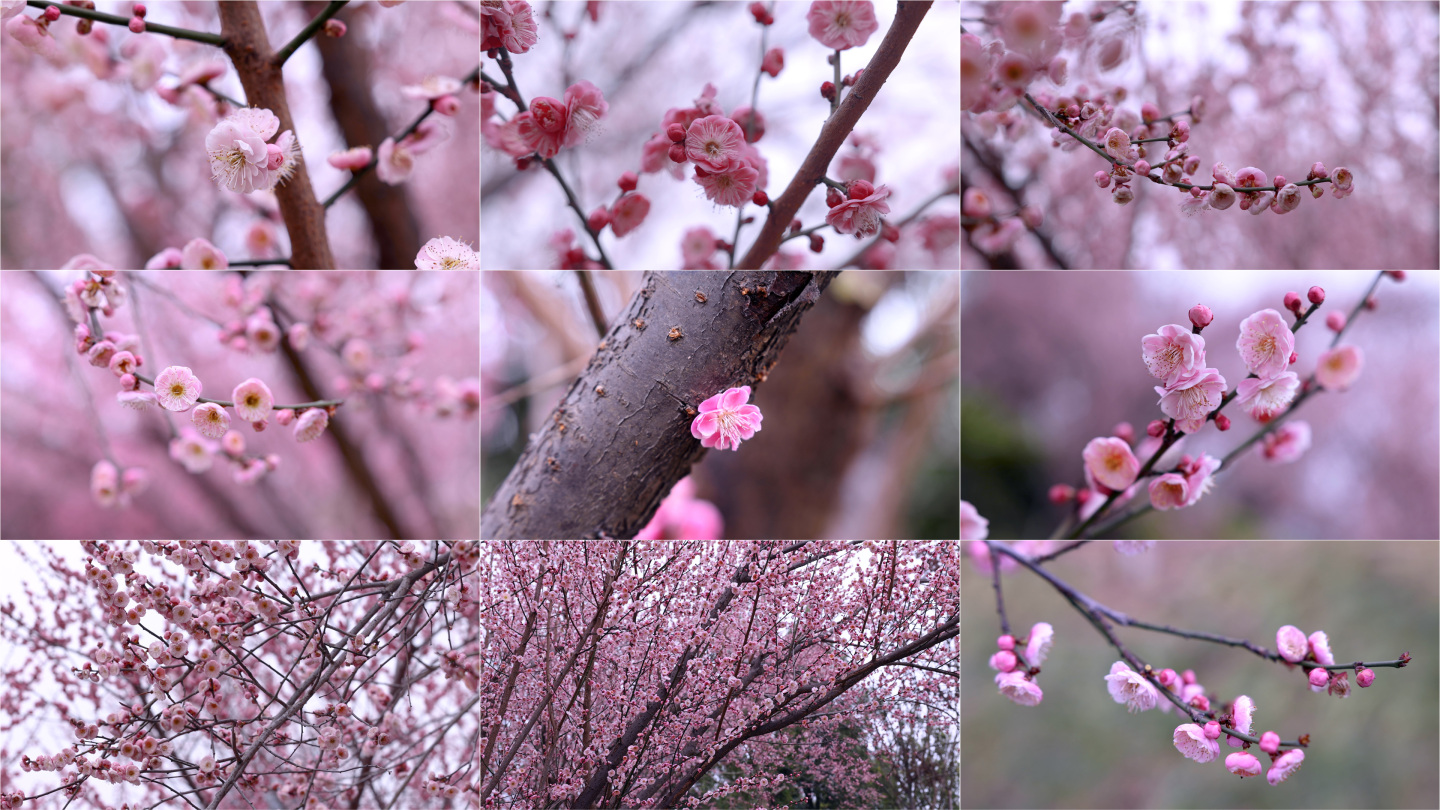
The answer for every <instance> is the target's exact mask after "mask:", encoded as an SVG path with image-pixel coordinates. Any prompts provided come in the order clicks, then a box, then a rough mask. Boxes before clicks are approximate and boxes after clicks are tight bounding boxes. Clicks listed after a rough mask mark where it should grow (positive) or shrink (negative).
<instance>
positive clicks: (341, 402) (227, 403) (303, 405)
mask: <svg viewBox="0 0 1440 810" xmlns="http://www.w3.org/2000/svg"><path fill="white" fill-rule="evenodd" d="M135 379H137V380H139V381H140V382H143V383H145V384H146V385H148V386H150V387H151V388H154V387H155V381H154V380H152V379H150V378H149V377H146V376H145V375H144V374H139V373H136V374H135ZM195 401H196V402H212V403H214V404H216V405H219V406H220V407H222V408H233V407H235V403H233V402H230V401H229V400H224V399H209V398H208V397H199V398H197V399H196V400H195ZM344 404H345V400H343V399H322V400H318V401H315V402H302V403H300V404H299V405H276V406H275V410H277V411H284V410H298V409H300V408H324V407H328V406H330V405H344Z"/></svg>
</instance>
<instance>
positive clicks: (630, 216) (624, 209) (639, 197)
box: [610, 191, 650, 236]
mask: <svg viewBox="0 0 1440 810" xmlns="http://www.w3.org/2000/svg"><path fill="white" fill-rule="evenodd" d="M649 213H650V200H649V198H648V197H646V196H645V195H644V194H639V193H637V192H633V191H632V192H629V193H627V194H622V195H620V199H618V200H616V201H615V205H613V206H611V208H610V230H612V231H614V232H615V235H616V236H624V235H625V234H627V233H630V232H631V231H633V230H635V229H636V228H638V227H640V223H642V222H644V221H645V215H646V214H649Z"/></svg>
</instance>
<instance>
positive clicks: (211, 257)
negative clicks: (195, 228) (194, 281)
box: [180, 237, 230, 270]
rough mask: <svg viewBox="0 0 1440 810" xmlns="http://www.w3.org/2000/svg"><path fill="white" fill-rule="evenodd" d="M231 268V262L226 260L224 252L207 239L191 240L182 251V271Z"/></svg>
mask: <svg viewBox="0 0 1440 810" xmlns="http://www.w3.org/2000/svg"><path fill="white" fill-rule="evenodd" d="M229 266H230V261H229V260H228V259H226V258H225V254H224V252H222V251H221V250H220V248H217V247H215V246H214V245H212V244H210V242H209V240H206V239H201V238H199V237H197V238H195V239H191V240H190V241H189V242H187V243H186V244H185V249H184V250H182V251H180V268H181V269H182V270H224V269H225V268H227V267H229Z"/></svg>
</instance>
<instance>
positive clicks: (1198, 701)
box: [1190, 695, 1210, 712]
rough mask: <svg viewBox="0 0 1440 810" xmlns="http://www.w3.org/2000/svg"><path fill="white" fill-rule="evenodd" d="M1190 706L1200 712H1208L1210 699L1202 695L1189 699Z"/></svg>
mask: <svg viewBox="0 0 1440 810" xmlns="http://www.w3.org/2000/svg"><path fill="white" fill-rule="evenodd" d="M1190 705H1191V706H1194V707H1195V708H1197V709H1199V710H1200V711H1202V712H1208V711H1210V698H1208V697H1205V696H1204V695H1196V696H1195V697H1192V698H1190Z"/></svg>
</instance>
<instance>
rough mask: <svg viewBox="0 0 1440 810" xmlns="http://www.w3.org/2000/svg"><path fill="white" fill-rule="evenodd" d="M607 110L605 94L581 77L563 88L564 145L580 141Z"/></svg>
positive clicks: (607, 104)
mask: <svg viewBox="0 0 1440 810" xmlns="http://www.w3.org/2000/svg"><path fill="white" fill-rule="evenodd" d="M609 110H610V105H609V103H608V102H606V101H605V95H604V94H603V93H601V92H600V88H598V87H596V86H595V85H594V84H591V83H590V82H588V81H586V80H584V79H581V80H580V81H578V82H575V83H574V84H572V85H570V86H569V87H567V88H565V145H566V146H574V145H576V144H578V143H580V141H581V140H582V139H583V138H584V137H585V135H586V134H587V133H589V132H590V131H591V130H593V129H594V128H595V126H596V124H597V122H598V121H599V120H600V119H601V118H603V117H604V116H605V113H606V112H608V111H609Z"/></svg>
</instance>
